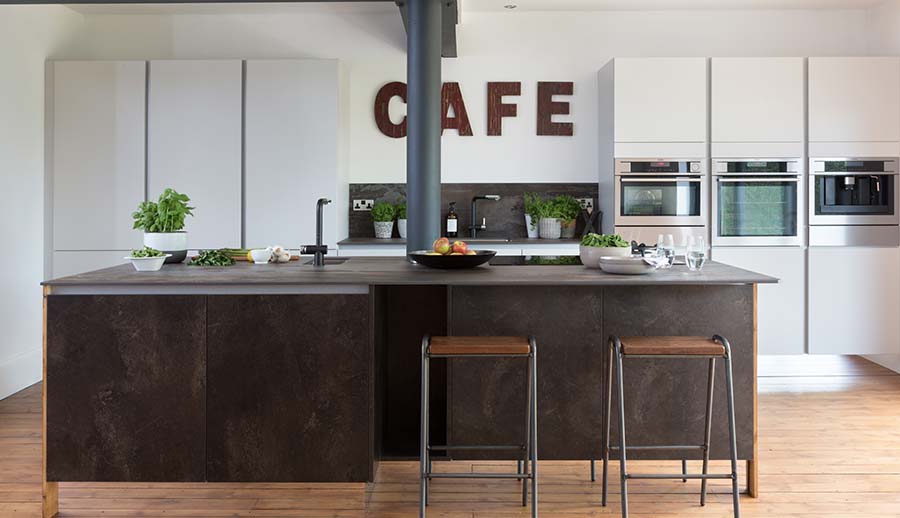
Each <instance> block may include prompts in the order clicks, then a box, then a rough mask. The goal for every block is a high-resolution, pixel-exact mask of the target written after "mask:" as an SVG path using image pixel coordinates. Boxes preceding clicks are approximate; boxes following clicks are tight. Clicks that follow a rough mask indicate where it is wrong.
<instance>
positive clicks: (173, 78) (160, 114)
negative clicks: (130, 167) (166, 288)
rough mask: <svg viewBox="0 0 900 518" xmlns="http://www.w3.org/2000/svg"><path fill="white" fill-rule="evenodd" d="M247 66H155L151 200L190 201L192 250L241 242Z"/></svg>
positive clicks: (150, 135)
mask: <svg viewBox="0 0 900 518" xmlns="http://www.w3.org/2000/svg"><path fill="white" fill-rule="evenodd" d="M241 95H242V63H241V61H240V60H224V61H199V60H198V61H151V62H150V92H149V99H148V108H149V112H148V136H147V138H148V145H147V154H148V164H147V168H148V169H147V189H148V192H147V194H148V197H149V198H150V199H151V200H152V199H155V198H156V197H157V196H159V194H160V193H161V192H162V191H163V189H165V188H166V187H172V188H174V189H175V190H177V191H179V192H183V193H185V194H187V195H189V196H190V197H191V205H193V206H195V207H196V209H195V210H194V214H195V216H194V217H193V218H188V220H187V224H186V230H187V231H188V246H189V247H190V248H192V249H196V248H220V247H239V246H240V245H241V122H242V119H241V118H242V114H241V101H242V99H241Z"/></svg>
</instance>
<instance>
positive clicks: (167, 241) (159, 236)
mask: <svg viewBox="0 0 900 518" xmlns="http://www.w3.org/2000/svg"><path fill="white" fill-rule="evenodd" d="M144 246H149V247H150V248H155V249H157V250H159V251H160V252H163V253H166V254H172V255H171V256H170V257H167V258H166V262H167V263H180V262H182V261H184V259H185V258H186V257H187V232H145V233H144Z"/></svg>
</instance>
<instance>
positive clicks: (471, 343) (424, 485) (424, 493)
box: [419, 335, 537, 518]
mask: <svg viewBox="0 0 900 518" xmlns="http://www.w3.org/2000/svg"><path fill="white" fill-rule="evenodd" d="M499 357H519V358H527V360H528V363H527V367H526V379H527V383H526V385H527V389H526V391H527V395H526V398H525V401H526V405H527V408H526V409H525V421H526V427H525V440H524V442H523V443H522V444H517V445H512V446H507V445H471V444H470V445H450V444H447V445H439V446H435V445H432V444H431V442H430V440H429V439H430V434H429V419H428V418H429V408H428V395H429V383H430V381H429V376H428V368H429V364H430V360H431V358H499ZM421 419H422V421H421V427H420V431H421V440H420V445H421V450H420V457H419V473H420V486H419V487H420V495H419V496H420V500H419V516H420V517H421V518H425V506H427V505H428V485H429V482H430V481H431V479H434V478H481V479H507V478H509V479H518V480H521V481H522V505H523V506H525V505H528V482H529V481H530V482H531V516H532V518H537V342H536V341H535V339H534V338H533V337H528V338H523V337H511V336H435V337H431V336H429V335H425V336H424V337H423V338H422V412H421ZM452 450H518V451H521V452H522V460H519V461H518V469H517V470H516V473H434V472H432V471H431V452H433V451H444V452H447V451H452ZM529 464H530V467H529Z"/></svg>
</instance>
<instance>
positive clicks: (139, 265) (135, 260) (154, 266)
mask: <svg viewBox="0 0 900 518" xmlns="http://www.w3.org/2000/svg"><path fill="white" fill-rule="evenodd" d="M169 257H172V254H165V255H161V256H159V257H131V256H128V257H126V258H125V259H128V260H129V261H131V264H132V266H134V269H135V270H137V271H139V272H158V271H159V270H160V269H161V268H162V266H163V263H165V262H166V259H168V258H169Z"/></svg>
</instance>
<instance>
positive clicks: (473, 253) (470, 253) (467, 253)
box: [466, 250, 478, 255]
mask: <svg viewBox="0 0 900 518" xmlns="http://www.w3.org/2000/svg"><path fill="white" fill-rule="evenodd" d="M466 255H478V253H477V252H476V251H475V250H466Z"/></svg>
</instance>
